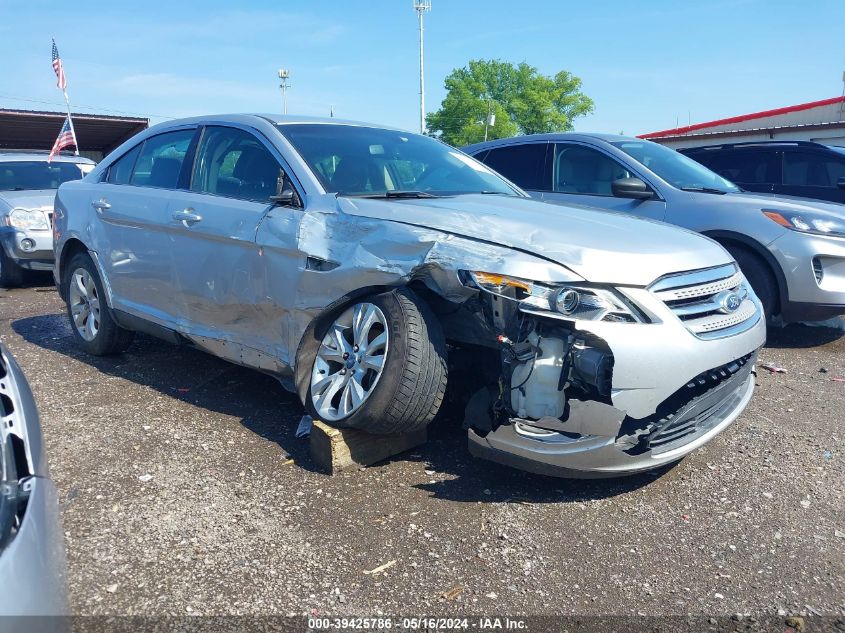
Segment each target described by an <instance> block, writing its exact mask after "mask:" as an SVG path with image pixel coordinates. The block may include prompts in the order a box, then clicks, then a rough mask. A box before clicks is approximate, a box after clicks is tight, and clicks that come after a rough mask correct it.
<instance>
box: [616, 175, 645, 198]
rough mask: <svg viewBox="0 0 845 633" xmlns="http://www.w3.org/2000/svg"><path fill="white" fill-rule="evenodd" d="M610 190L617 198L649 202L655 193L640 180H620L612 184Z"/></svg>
mask: <svg viewBox="0 0 845 633" xmlns="http://www.w3.org/2000/svg"><path fill="white" fill-rule="evenodd" d="M610 190H611V192H613V195H614V197H616V198H632V199H634V200H648V199H649V198H653V197H654V192H653V191H652V190H651V189H650V188H649V186H648V185H647V184H645V183H644V182H643V181H642V180H640V179H639V178H620V179H618V180H614V181H613V182H612V183H610Z"/></svg>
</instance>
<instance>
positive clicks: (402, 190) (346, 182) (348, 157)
mask: <svg viewBox="0 0 845 633" xmlns="http://www.w3.org/2000/svg"><path fill="white" fill-rule="evenodd" d="M279 130H280V131H281V132H282V134H284V135H285V137H286V138H287V139H288V140H289V141H290V143H291V144H292V145H293V146H294V148H295V149H296V151H297V152H299V154H300V156H302V158H303V160H304V161H305V162H306V163H307V164H308V167H310V168H311V171H312V172H314V175H315V176H316V177H317V179H318V180H319V181H320V184H322V185H323V188H324V189H325V190H326V191H327V192H329V193H337V194H338V195H346V196H372V197H429V196H455V195H461V194H468V193H494V194H505V195H519V194H518V193H517V191H516V190H515V189H514V188H513V187H511V186H510V185H509V184H508V183H507V182H506V181H505V180H503V179H502V178H501V177H500V176H498V175H496V174H495V173H494V172H492V171H491V170H490V169H489V168H487V167H485V166H484V165H482V164H481V163H479V162H478V161H477V160H475V159H474V158H470V157H469V156H466V155H465V154H463V153H461V152H459V151H457V150H455V149H453V148H451V147H449V146H447V145H444V144H443V143H441V142H440V141H437V140H435V139H432V138H429V137H426V136H421V135H419V134H411V133H408V132H400V131H395V130H385V129H381V128H371V127H361V126H355V125H339V124H330V123H318V124H311V123H287V124H282V125H279Z"/></svg>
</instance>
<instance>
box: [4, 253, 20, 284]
mask: <svg viewBox="0 0 845 633" xmlns="http://www.w3.org/2000/svg"><path fill="white" fill-rule="evenodd" d="M22 283H23V268H21V267H20V266H18V265H17V264H16V263H15V262H13V261H12V260H11V259H10V258H9V256H8V255H6V251H4V250H3V247H2V246H0V288H17V287H18V286H20V285H21V284H22Z"/></svg>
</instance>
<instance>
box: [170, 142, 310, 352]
mask: <svg viewBox="0 0 845 633" xmlns="http://www.w3.org/2000/svg"><path fill="white" fill-rule="evenodd" d="M281 174H283V171H282V167H281V165H280V163H279V161H278V160H277V159H276V157H275V156H274V155H273V153H272V152H271V151H270V149H269V148H268V146H267V145H265V143H264V142H262V141H261V140H259V138H257V137H256V136H255V135H253V134H252V133H251V132H249V131H246V130H243V129H240V128H234V127H225V126H208V127H206V128H205V129H204V130H203V133H202V137H201V140H200V142H199V145H198V148H197V158H196V161H195V163H194V172H193V177H192V179H191V188H190V191H185V192H178V193H176V194H175V195H174V196H173V197H172V199H171V201H170V206H169V210H168V213H169V222H170V225H171V232H172V235H173V242H174V243H173V258H174V275H175V277H176V284H177V287H178V301H177V309H178V311H179V330H180V331H182V332H184V333H186V334H189V335H191V336H194V337H202V338H203V339H204V340H203V341H200V342H201V344H204V345H206V346H209V347H213V348H214V351H215V352H216V353H218V354H220V355H222V356H224V357H227V358H230V359H231V360H236V361H238V362H243V363H244V364H247V365H257V366H261V367H265V368H267V369H274V367H273V366H272V364H273V358H275V357H277V349H276V348H277V345H278V344H280V343H281V342H282V341H283V340H284V337H283V333H282V332H280V330H279V328H280V327H282V322H281V321H282V319H280V318H279V317H278V307H277V306H275V305H273V304H272V302H271V301H270V299H269V296H271V295H269V293H268V286H269V285H270V284H272V283H277V281H278V280H271V279H270V277H271V276H272V275H277V274H278V275H281V276H284V275H286V274H287V273H286V270H287V268H290V269H295V268H296V265H295V264H291V265H290V266H289V267H287V268H286V267H284V266H282V267H280V268H279V270H275V269H274V271H269V270H268V261H269V260H271V259H273V257H271V255H272V254H271V253H265V249H264V248H262V247H260V246H259V245H258V244H257V243H256V233H257V231H258V228H259V226H260V225H261V224H262V223H263V222H264V221H265V220H267V218H268V217H275V216H276V215H280V214H299V213H300V211H299V210H294V209H290V208H284V207H274V206H273V203H272V201H271V197H272V196H274V195H275V194H276V191H277V183H278V181H279V178H280V176H281ZM293 234H294V235H295V232H294V233H293ZM301 263H302V264H303V265H304V261H303V262H301ZM289 291H290V292H291V293H293V292H295V287H294V286H293V284H291V285H290V286H289ZM227 346H228V347H227ZM257 352H258V353H260V354H263V355H265V356H266V358H264V359H262V358H257V357H256V353H257ZM268 363H269V365H268Z"/></svg>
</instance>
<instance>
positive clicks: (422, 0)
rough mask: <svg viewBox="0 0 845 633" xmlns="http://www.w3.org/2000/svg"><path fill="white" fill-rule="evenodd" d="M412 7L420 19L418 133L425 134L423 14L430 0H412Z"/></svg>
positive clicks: (429, 8) (428, 9)
mask: <svg viewBox="0 0 845 633" xmlns="http://www.w3.org/2000/svg"><path fill="white" fill-rule="evenodd" d="M414 9H415V10H416V12H417V17H418V18H419V21H420V134H425V68H424V65H423V60H424V58H425V55H424V50H423V42H424V27H423V14H424V13H425V12H426V11H431V0H414Z"/></svg>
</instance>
